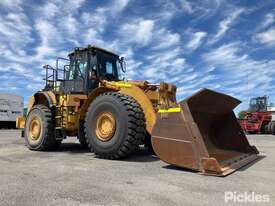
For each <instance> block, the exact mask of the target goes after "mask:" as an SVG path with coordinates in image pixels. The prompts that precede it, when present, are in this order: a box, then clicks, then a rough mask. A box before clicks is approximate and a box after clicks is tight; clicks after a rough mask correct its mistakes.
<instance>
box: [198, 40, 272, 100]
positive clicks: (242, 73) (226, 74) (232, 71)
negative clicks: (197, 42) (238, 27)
mask: <svg viewBox="0 0 275 206" xmlns="http://www.w3.org/2000/svg"><path fill="white" fill-rule="evenodd" d="M246 51H247V50H246V49H245V47H244V45H243V44H242V43H240V42H231V43H228V44H224V45H222V46H219V47H218V48H216V49H212V50H210V51H208V52H207V53H205V54H203V55H202V58H203V60H204V61H205V64H207V65H208V66H209V67H215V68H216V69H215V70H216V72H217V73H219V75H218V78H219V81H218V82H220V84H221V85H222V87H223V91H224V92H228V93H231V94H234V95H235V96H237V97H239V98H241V99H248V97H249V96H250V95H253V96H257V95H262V93H265V94H267V93H269V94H274V95H275V93H274V91H273V88H274V86H273V83H274V82H273V78H272V76H273V75H274V74H275V71H274V69H273V68H274V67H275V60H255V59H253V58H252V57H251V56H250V55H249V54H247V53H246ZM256 88H257V89H256Z"/></svg>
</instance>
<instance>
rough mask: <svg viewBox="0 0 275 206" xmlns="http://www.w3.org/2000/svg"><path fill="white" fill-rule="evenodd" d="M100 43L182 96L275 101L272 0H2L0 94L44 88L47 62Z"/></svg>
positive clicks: (136, 72)
mask: <svg viewBox="0 0 275 206" xmlns="http://www.w3.org/2000/svg"><path fill="white" fill-rule="evenodd" d="M87 44H95V45H98V46H100V47H104V48H107V49H111V50H112V51H115V52H117V53H119V54H121V55H122V56H124V57H125V59H126V61H127V69H128V73H127V78H129V79H136V80H139V79H140V80H141V79H147V80H149V81H150V82H153V83H156V82H160V81H167V82H171V83H174V84H176V85H177V86H178V99H182V98H184V97H186V96H188V95H190V94H192V93H193V92H195V91H197V90H198V89H200V88H203V87H207V88H211V89H214V90H217V91H220V92H224V93H227V94H230V95H233V96H235V97H238V98H240V99H241V100H242V101H243V102H244V103H243V104H242V106H241V107H239V109H241V108H245V107H247V101H248V98H249V97H251V96H258V95H265V94H266V95H268V96H269V97H270V100H271V101H275V79H274V77H275V1H274V0H260V1H259V0H246V1H245V0H243V1H225V0H200V1H191V0H189V1H188V0H151V1H148V0H67V1H66V0H64V1H63V0H47V1H38V0H36V1H34V0H32V1H31V0H0V76H1V80H0V92H9V93H15V94H21V95H23V96H24V97H25V102H26V101H27V99H28V97H29V96H30V95H31V94H32V93H33V92H35V91H36V90H39V89H41V88H43V86H44V83H43V82H42V78H43V76H44V71H43V69H42V66H43V65H44V64H52V65H54V61H55V58H56V57H57V56H63V57H66V55H67V53H68V52H70V51H72V50H73V48H74V47H83V46H85V45H87Z"/></svg>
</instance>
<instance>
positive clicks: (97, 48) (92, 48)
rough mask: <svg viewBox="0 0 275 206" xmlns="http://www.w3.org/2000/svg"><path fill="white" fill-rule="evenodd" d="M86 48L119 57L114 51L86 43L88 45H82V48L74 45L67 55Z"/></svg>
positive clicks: (86, 49)
mask: <svg viewBox="0 0 275 206" xmlns="http://www.w3.org/2000/svg"><path fill="white" fill-rule="evenodd" d="M88 50H90V51H101V52H104V53H107V54H111V55H114V56H117V57H119V55H118V54H116V53H114V52H111V51H108V50H106V49H103V48H100V47H97V46H94V45H88V46H86V47H82V48H81V47H76V48H75V49H74V51H73V52H71V53H69V54H68V56H72V55H74V54H75V52H76V51H88Z"/></svg>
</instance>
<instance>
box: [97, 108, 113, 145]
mask: <svg viewBox="0 0 275 206" xmlns="http://www.w3.org/2000/svg"><path fill="white" fill-rule="evenodd" d="M115 131H116V120H115V118H114V116H113V115H112V114H111V113H107V112H104V113H102V114H100V115H99V116H98V118H97V121H96V136H97V138H98V139H99V140H101V141H104V142H106V141H109V140H110V139H112V137H113V136H114V133H115Z"/></svg>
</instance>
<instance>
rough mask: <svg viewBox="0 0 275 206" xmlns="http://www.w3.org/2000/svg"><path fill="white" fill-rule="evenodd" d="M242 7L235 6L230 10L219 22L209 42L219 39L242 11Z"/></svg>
mask: <svg viewBox="0 0 275 206" xmlns="http://www.w3.org/2000/svg"><path fill="white" fill-rule="evenodd" d="M244 11H245V10H244V9H243V8H237V9H235V10H234V11H230V13H229V14H228V16H227V17H226V18H225V19H223V20H222V21H221V22H220V23H219V28H218V32H217V33H216V34H215V35H214V36H213V38H212V39H210V41H209V44H213V43H215V42H217V41H219V40H220V39H221V38H222V37H223V36H224V35H225V33H226V32H227V31H228V30H229V29H230V27H231V26H232V25H233V24H234V22H235V20H236V19H237V18H238V17H239V16H240V15H241V14H242V13H243V12H244Z"/></svg>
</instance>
